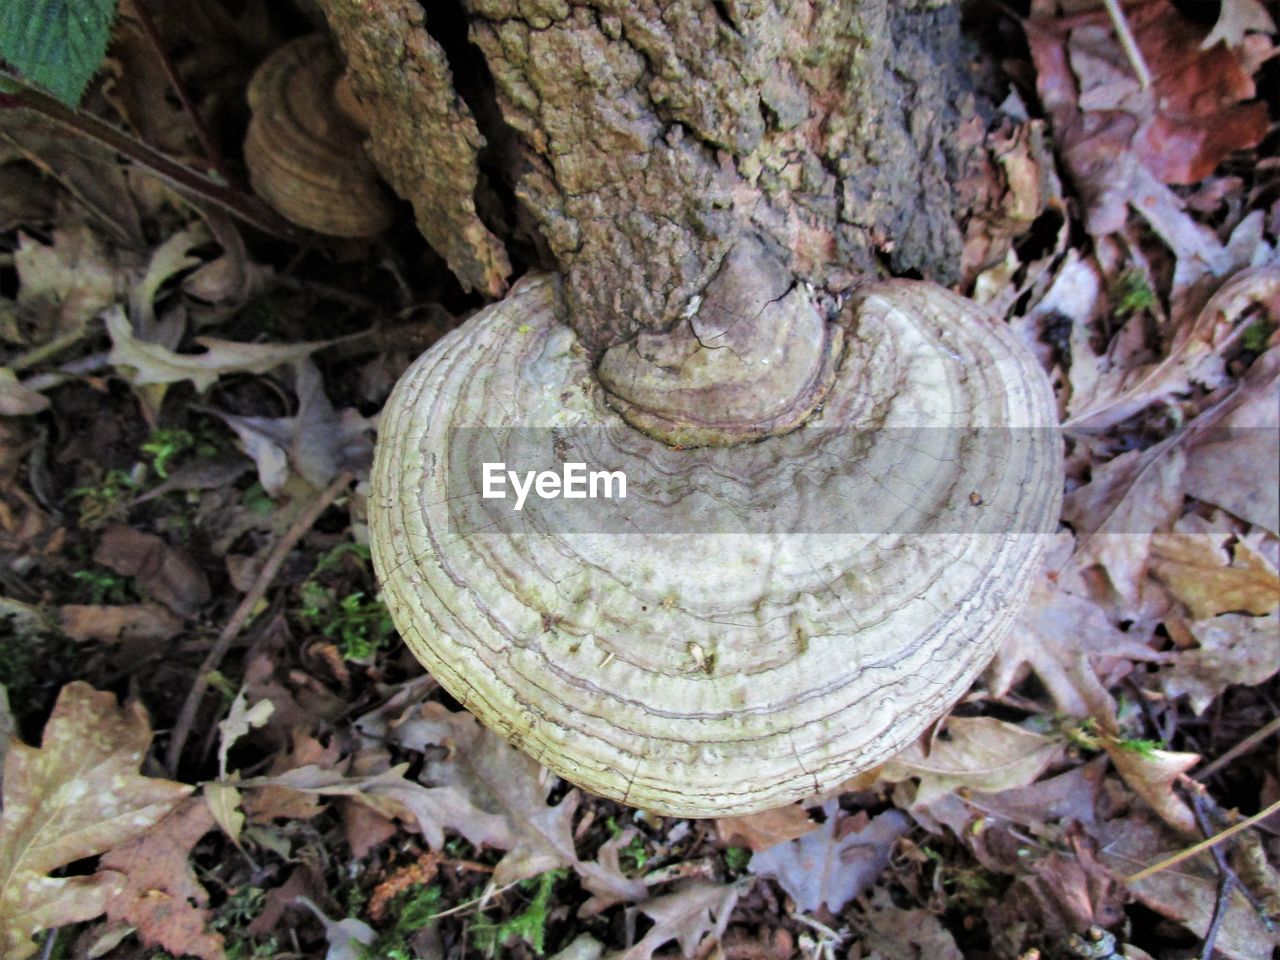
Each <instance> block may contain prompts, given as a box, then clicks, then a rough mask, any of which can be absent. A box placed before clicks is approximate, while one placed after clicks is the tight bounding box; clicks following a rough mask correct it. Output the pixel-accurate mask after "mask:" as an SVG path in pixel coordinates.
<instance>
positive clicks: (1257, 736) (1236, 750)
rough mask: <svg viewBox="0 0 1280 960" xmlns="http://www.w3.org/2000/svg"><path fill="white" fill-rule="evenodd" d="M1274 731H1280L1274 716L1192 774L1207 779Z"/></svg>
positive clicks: (1279, 720) (1278, 718)
mask: <svg viewBox="0 0 1280 960" xmlns="http://www.w3.org/2000/svg"><path fill="white" fill-rule="evenodd" d="M1275 733H1280V717H1276V718H1274V719H1273V720H1272V721H1271V722H1270V723H1268V724H1267V725H1266V726H1264V727H1262V728H1261V729H1260V730H1255V731H1254V732H1253V733H1251V734H1249V736H1247V737H1245V738H1244V739H1243V740H1241V741H1240V742H1239V743H1237V744H1236V745H1235V746H1234V747H1232V748H1231V749H1230V750H1228V751H1227V752H1226V753H1224V754H1223V755H1222V756H1220V757H1219V758H1218V759H1217V760H1214V761H1213V762H1212V763H1208V764H1205V766H1204V768H1203V769H1201V770H1197V771H1195V773H1194V774H1193V776H1194V777H1195V778H1196V779H1197V780H1201V781H1204V780H1208V779H1209V778H1210V777H1211V776H1213V775H1214V774H1215V773H1217V772H1218V771H1219V770H1221V769H1222V768H1223V767H1225V766H1226V765H1227V764H1229V763H1230V762H1231V761H1232V760H1234V759H1235V758H1236V757H1238V756H1240V755H1241V754H1244V753H1248V752H1249V751H1250V750H1252V749H1253V748H1254V747H1256V746H1258V744H1260V743H1262V741H1263V740H1266V739H1267V738H1268V737H1270V736H1272V735H1273V734H1275Z"/></svg>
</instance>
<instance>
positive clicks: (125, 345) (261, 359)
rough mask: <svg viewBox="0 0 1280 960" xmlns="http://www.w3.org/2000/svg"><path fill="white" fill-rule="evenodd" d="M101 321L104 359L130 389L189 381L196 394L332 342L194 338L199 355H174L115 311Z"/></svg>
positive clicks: (292, 358) (302, 355)
mask: <svg viewBox="0 0 1280 960" xmlns="http://www.w3.org/2000/svg"><path fill="white" fill-rule="evenodd" d="M103 317H104V320H105V322H106V325H107V332H108V333H110V334H111V343H112V347H111V353H110V354H109V355H108V357H107V359H108V361H109V362H110V363H111V364H112V365H114V366H116V367H118V368H120V370H121V371H122V373H123V375H124V376H125V378H126V379H127V380H128V381H129V382H130V383H132V384H133V385H134V386H143V385H146V384H152V383H180V382H182V381H183V380H190V381H191V382H192V383H193V384H195V386H196V389H197V390H200V391H204V390H207V389H208V388H209V387H210V386H212V385H213V383H214V381H215V380H217V379H218V377H220V376H222V375H224V374H228V373H259V374H260V373H266V372H267V371H268V370H274V369H275V368H276V367H279V366H282V365H283V364H286V363H291V362H293V361H295V360H300V359H302V358H303V357H305V356H308V355H309V354H311V353H313V352H314V351H316V350H319V349H321V348H322V347H327V346H329V345H330V344H331V343H332V342H333V341H331V340H323V341H315V342H311V343H236V342H234V341H231V340H217V339H215V338H213V337H196V343H198V344H199V345H201V346H202V347H204V348H205V352H204V353H197V354H191V353H175V352H174V351H172V350H170V349H169V348H168V347H166V346H163V345H162V344H158V343H149V342H147V341H146V340H141V339H138V337H136V336H135V335H134V332H133V328H132V326H131V325H130V323H129V320H128V318H127V317H126V316H125V315H124V311H123V310H121V309H120V308H118V307H117V308H115V309H112V310H108V311H107V312H106V313H105V314H104V315H103Z"/></svg>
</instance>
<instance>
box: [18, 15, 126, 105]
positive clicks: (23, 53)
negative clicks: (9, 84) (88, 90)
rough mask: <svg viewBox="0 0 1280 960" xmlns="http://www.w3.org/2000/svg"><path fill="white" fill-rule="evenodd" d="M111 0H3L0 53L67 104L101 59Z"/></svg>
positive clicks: (108, 32)
mask: <svg viewBox="0 0 1280 960" xmlns="http://www.w3.org/2000/svg"><path fill="white" fill-rule="evenodd" d="M115 15H116V0H5V2H4V3H3V4H0V59H3V60H4V61H6V62H7V63H8V64H9V66H10V67H12V68H13V69H14V70H16V71H17V72H18V73H19V74H20V75H21V76H22V79H23V80H25V81H27V82H28V83H32V84H35V85H36V86H38V87H42V88H44V89H45V90H48V91H49V92H50V93H51V94H53V95H54V96H55V97H57V98H58V99H59V100H61V101H62V102H63V103H65V104H66V105H67V106H69V107H74V106H75V105H76V104H78V103H79V102H80V98H81V97H82V96H83V95H84V88H85V87H86V86H87V85H88V83H89V78H90V77H92V76H93V75H94V73H96V72H97V70H98V67H100V66H101V65H102V58H103V56H104V55H105V54H106V52H107V40H108V38H109V37H110V36H111V22H112V21H113V20H114V19H115Z"/></svg>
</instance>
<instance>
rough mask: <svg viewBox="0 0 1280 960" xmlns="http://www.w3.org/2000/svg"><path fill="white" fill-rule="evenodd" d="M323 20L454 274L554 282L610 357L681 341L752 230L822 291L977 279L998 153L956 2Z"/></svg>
mask: <svg viewBox="0 0 1280 960" xmlns="http://www.w3.org/2000/svg"><path fill="white" fill-rule="evenodd" d="M320 6H321V7H322V8H323V10H324V13H325V15H326V17H327V19H328V21H329V24H330V26H331V28H332V30H333V32H334V34H335V36H336V37H337V40H338V43H339V45H340V47H341V49H342V51H343V53H344V55H345V57H346V59H347V63H348V69H349V72H350V75H351V80H352V86H353V88H354V90H355V92H356V94H357V95H358V96H359V97H360V98H361V99H362V100H363V101H364V102H365V104H366V106H367V107H368V109H369V113H370V120H371V128H370V129H371V134H370V136H371V141H370V144H369V149H370V153H371V155H372V156H373V158H374V161H375V163H376V164H377V165H378V166H379V168H380V169H381V170H382V172H383V174H384V176H385V177H386V178H387V179H388V181H389V182H390V183H391V185H392V186H393V188H394V189H395V190H396V192H397V193H399V194H400V195H401V196H403V197H405V198H406V199H408V200H410V201H411V202H412V203H413V205H414V209H415V213H416V216H417V220H418V224H419V227H420V229H421V230H422V232H423V234H424V235H425V236H426V238H427V240H428V241H429V242H430V243H431V244H432V246H433V247H434V248H436V249H437V250H438V251H439V252H440V253H441V254H442V255H443V256H444V257H445V259H446V261H447V262H448V264H449V267H450V269H451V270H453V272H454V273H455V274H456V275H457V276H458V278H459V280H460V281H461V282H462V283H463V284H464V286H466V287H468V288H474V289H478V290H480V291H483V292H484V293H486V294H488V295H489V296H494V297H496V296H499V295H501V293H502V292H503V290H504V289H505V285H506V282H507V280H508V279H509V278H510V276H511V274H512V271H513V266H512V265H513V264H515V266H516V268H517V269H520V268H528V267H530V266H540V267H544V268H550V269H554V270H556V271H557V272H559V274H560V276H561V277H562V279H563V282H564V285H563V290H564V299H565V303H566V305H567V308H568V319H569V321H570V322H571V323H572V325H573V326H574V327H575V329H576V330H577V332H578V333H579V335H580V336H581V337H582V338H583V340H584V342H585V343H586V344H587V345H588V346H589V348H590V349H592V350H593V351H595V352H597V353H599V352H600V351H602V350H603V349H605V348H607V347H609V346H611V345H613V344H615V343H617V342H619V341H621V340H625V339H627V338H629V337H631V336H633V335H635V334H636V333H637V332H639V331H641V330H647V331H658V330H667V329H669V328H671V327H672V326H673V324H674V323H675V322H676V321H677V319H678V318H679V317H680V316H681V315H682V314H686V313H688V312H690V310H691V308H696V305H697V303H698V302H699V301H698V300H697V299H695V298H698V297H699V296H701V295H702V294H704V293H705V291H706V289H707V287H708V284H709V283H710V281H711V280H712V278H713V277H714V276H715V275H716V273H717V271H718V270H720V268H721V265H722V261H724V259H725V257H726V255H727V254H728V252H729V251H730V249H731V248H733V247H734V246H735V245H736V244H737V243H738V242H739V241H740V240H742V239H744V238H746V237H751V238H753V241H754V240H758V241H759V243H760V245H761V246H762V247H763V249H764V250H765V251H766V252H767V256H768V257H770V258H773V259H775V260H776V261H778V262H779V263H780V264H781V265H783V266H784V267H785V269H786V270H787V271H788V272H789V275H790V276H791V277H792V278H794V279H795V280H799V281H805V282H808V283H810V284H812V285H813V287H814V288H815V291H816V292H817V295H818V296H819V298H820V297H821V296H822V293H823V292H824V291H825V292H826V293H827V294H830V295H833V296H834V295H836V294H838V293H839V292H840V291H841V290H843V289H846V288H847V287H848V286H849V285H850V284H851V283H852V281H853V280H854V279H855V278H856V277H857V276H859V275H862V274H868V273H875V272H877V271H878V270H883V269H884V268H886V267H887V268H888V270H890V271H891V272H893V273H897V274H902V273H915V274H917V275H919V276H923V277H926V278H929V279H934V280H938V281H941V282H944V283H947V282H953V281H954V280H955V279H956V278H957V276H958V272H959V267H960V258H961V247H962V238H961V233H960V230H959V228H958V226H957V222H958V220H959V219H960V218H961V217H962V216H963V215H964V211H963V209H962V207H963V206H964V203H965V201H964V199H963V198H960V197H958V196H957V190H956V189H955V187H954V186H953V184H956V183H958V182H960V181H961V180H962V179H963V178H962V172H963V170H964V168H965V165H966V164H967V163H969V162H970V160H971V158H970V154H971V153H972V152H973V147H974V143H973V141H974V139H978V140H980V139H981V138H980V137H978V138H973V137H969V138H964V137H961V136H959V135H958V134H959V133H960V131H962V130H971V129H972V123H970V124H969V125H967V126H966V120H969V119H970V118H972V117H973V115H974V111H975V109H976V108H975V103H976V101H975V97H974V95H973V93H972V91H971V90H970V89H969V83H970V81H969V80H968V76H967V74H966V72H965V71H964V69H963V65H962V58H963V50H964V44H963V43H962V41H961V37H960V33H959V25H958V13H957V11H956V9H955V7H954V6H952V5H950V4H948V3H947V2H946V0H942V2H938V0H933V2H930V0H915V2H904V0H843V2H826V0H634V2H633V0H580V2H575V3H573V4H572V5H571V4H569V3H568V2H566V0H433V2H432V3H430V4H425V5H423V4H420V3H419V2H418V0H320ZM978 129H979V130H981V129H982V127H981V124H979V127H978ZM966 143H967V144H968V145H967V146H966V145H964V144H966Z"/></svg>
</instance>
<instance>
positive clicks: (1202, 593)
mask: <svg viewBox="0 0 1280 960" xmlns="http://www.w3.org/2000/svg"><path fill="white" fill-rule="evenodd" d="M1229 537H1230V535H1229V534H1226V533H1212V532H1188V533H1164V534H1157V535H1156V536H1154V537H1153V538H1152V540H1151V549H1152V562H1151V572H1152V574H1153V575H1154V576H1155V577H1156V579H1158V580H1160V581H1161V582H1162V583H1163V584H1164V585H1165V587H1166V588H1168V590H1169V592H1170V593H1171V594H1173V596H1174V597H1176V598H1177V599H1178V600H1179V601H1180V602H1181V603H1182V604H1183V606H1185V607H1186V608H1187V609H1188V610H1189V611H1190V612H1191V616H1192V618H1194V619H1196V620H1204V619H1206V618H1208V617H1214V616H1217V615H1218V614H1220V613H1252V614H1255V615H1258V616H1262V615H1265V614H1268V613H1273V612H1274V611H1275V610H1276V609H1277V608H1278V607H1280V574H1278V573H1277V572H1276V568H1275V567H1273V566H1272V565H1271V562H1270V561H1269V560H1268V559H1267V558H1266V557H1264V556H1263V555H1262V554H1260V553H1258V552H1257V551H1256V550H1255V549H1253V547H1251V546H1250V545H1249V542H1248V541H1247V540H1240V541H1238V542H1237V543H1236V544H1235V546H1234V548H1233V549H1232V550H1231V555H1230V556H1228V554H1227V550H1226V548H1225V543H1226V541H1227V540H1228V539H1229Z"/></svg>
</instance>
